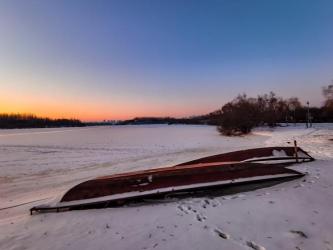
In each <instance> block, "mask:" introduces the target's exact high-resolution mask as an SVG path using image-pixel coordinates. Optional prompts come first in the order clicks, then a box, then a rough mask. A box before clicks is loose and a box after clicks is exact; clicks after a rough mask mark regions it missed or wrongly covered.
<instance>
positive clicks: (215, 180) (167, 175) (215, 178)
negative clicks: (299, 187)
mask: <svg viewBox="0 0 333 250" xmlns="http://www.w3.org/2000/svg"><path fill="white" fill-rule="evenodd" d="M313 160H314V159H313V158H312V157H311V156H310V155H309V154H308V153H307V152H305V151H304V150H302V149H301V148H295V147H266V148H255V149H248V150H240V151H235V152H229V153H224V154H218V155H213V156H208V157H204V158H200V159H197V160H193V161H189V162H185V163H181V164H178V165H175V166H172V167H164V168H156V169H149V170H142V171H135V172H129V173H121V174H114V175H109V176H103V177H98V178H95V179H91V180H88V181H85V182H82V183H80V184H78V185H76V186H74V187H73V188H71V189H70V190H68V191H67V192H66V193H65V194H64V195H63V197H62V198H61V200H60V201H59V202H57V203H55V204H48V205H40V206H36V207H33V208H31V209H30V212H31V213H33V212H36V211H37V212H42V211H64V210H73V209H86V208H95V207H96V208H98V207H108V206H110V205H121V204H124V203H125V202H127V201H131V200H138V199H144V198H157V197H164V196H166V195H170V194H176V193H179V192H195V191H201V190H210V189H216V188H218V189H219V188H223V187H228V186H234V185H241V184H245V183H255V182H267V181H270V180H288V179H294V178H298V177H301V176H303V175H304V173H301V172H298V171H295V170H292V169H290V168H288V166H291V165H292V164H295V163H302V162H309V161H313Z"/></svg>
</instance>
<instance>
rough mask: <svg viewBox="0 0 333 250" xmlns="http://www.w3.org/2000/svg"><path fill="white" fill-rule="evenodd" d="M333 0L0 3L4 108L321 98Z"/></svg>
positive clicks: (332, 37)
mask: <svg viewBox="0 0 333 250" xmlns="http://www.w3.org/2000/svg"><path fill="white" fill-rule="evenodd" d="M332 79H333V1H331V0H327V1H325V0H316V1H313V0H278V1H275V0H274V1H273V0H251V1H250V0H208V1H203V0H198V1H194V0H193V1H190V0H164V1H162V0H131V1H130V0H119V1H113V0H105V1H102V0H94V1H93V0H90V1H84V0H66V1H65V0H53V1H51V0H50V1H48V0H40V1H37V0H21V1H17V0H2V1H0V113H4V112H6V113H33V114H36V115H39V116H48V117H52V118H56V117H58V118H59V117H65V118H79V119H81V120H84V121H97V120H110V119H128V118H132V117H137V116H175V117H185V116H192V115H199V114H205V113H208V112H211V111H214V110H216V109H218V108H220V107H221V106H222V105H223V104H225V103H226V102H228V101H231V100H232V99H233V98H234V97H235V96H237V95H238V94H240V93H246V94H248V95H249V96H257V95H258V94H264V93H268V92H269V91H274V92H275V93H276V94H277V95H279V96H282V97H285V98H289V97H293V96H297V97H299V98H300V100H301V101H302V102H303V103H304V104H305V102H306V101H310V104H311V105H315V106H320V105H322V103H323V96H322V87H323V86H325V85H328V84H331V83H332Z"/></svg>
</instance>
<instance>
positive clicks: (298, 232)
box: [289, 230, 308, 239]
mask: <svg viewBox="0 0 333 250" xmlns="http://www.w3.org/2000/svg"><path fill="white" fill-rule="evenodd" d="M289 232H290V233H292V234H295V235H298V236H300V237H302V238H305V239H307V238H308V236H307V235H306V234H305V233H304V232H303V231H301V230H290V231H289Z"/></svg>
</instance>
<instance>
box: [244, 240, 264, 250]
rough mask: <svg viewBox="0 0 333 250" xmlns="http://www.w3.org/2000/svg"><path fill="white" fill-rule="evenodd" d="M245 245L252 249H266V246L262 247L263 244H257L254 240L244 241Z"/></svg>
mask: <svg viewBox="0 0 333 250" xmlns="http://www.w3.org/2000/svg"><path fill="white" fill-rule="evenodd" d="M246 245H247V246H248V247H251V248H252V249H254V250H266V248H264V247H263V246H260V245H258V244H257V243H255V242H254V241H248V242H246Z"/></svg>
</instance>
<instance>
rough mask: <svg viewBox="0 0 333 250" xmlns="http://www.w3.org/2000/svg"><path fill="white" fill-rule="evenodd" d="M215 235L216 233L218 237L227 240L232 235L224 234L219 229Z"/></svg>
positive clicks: (215, 230)
mask: <svg viewBox="0 0 333 250" xmlns="http://www.w3.org/2000/svg"><path fill="white" fill-rule="evenodd" d="M214 233H216V234H217V236H219V237H221V238H222V239H225V240H228V239H230V235H229V234H227V233H225V232H223V231H222V230H220V229H218V228H215V229H214Z"/></svg>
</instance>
